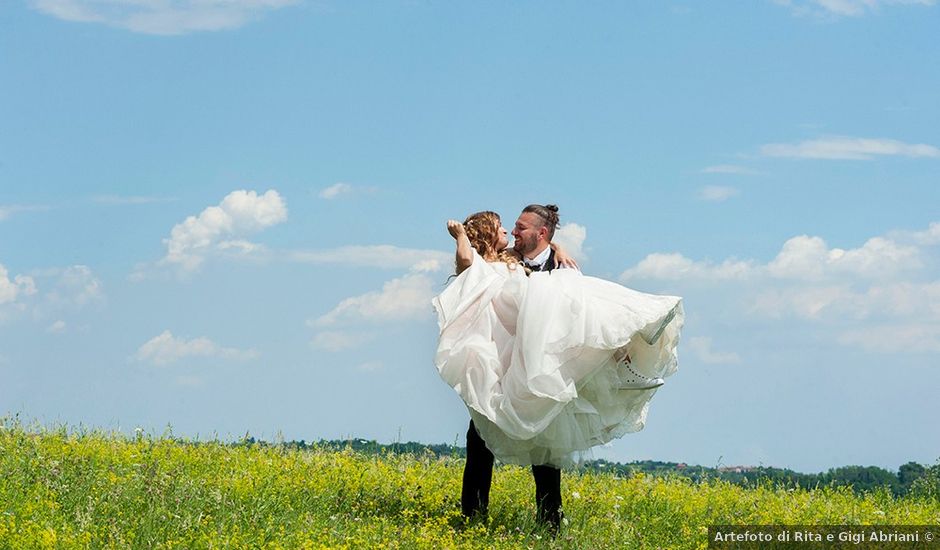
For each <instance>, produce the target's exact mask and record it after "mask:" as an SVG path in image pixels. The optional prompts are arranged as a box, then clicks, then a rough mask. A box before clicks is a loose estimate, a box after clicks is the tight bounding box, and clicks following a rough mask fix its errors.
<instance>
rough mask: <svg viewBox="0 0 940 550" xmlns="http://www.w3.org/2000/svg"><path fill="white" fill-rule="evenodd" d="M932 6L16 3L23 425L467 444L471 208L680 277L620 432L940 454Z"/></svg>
mask: <svg viewBox="0 0 940 550" xmlns="http://www.w3.org/2000/svg"><path fill="white" fill-rule="evenodd" d="M938 28H940V6H938V5H937V2H936V1H935V0H920V1H917V0H895V1H890V0H792V1H785V0H778V1H770V0H767V1H760V0H757V1H753V2H708V3H704V2H673V1H664V2H597V3H590V4H582V3H573V2H528V1H521V2H511V3H506V2H476V3H442V2H423V1H414V0H410V1H388V2H333V1H329V0H317V1H315V0H225V1H223V0H9V1H5V2H3V3H0V29H2V30H0V75H2V77H0V78H2V84H0V416H6V417H19V418H20V420H21V421H23V422H26V423H35V424H39V425H43V426H57V425H67V426H70V427H75V428H79V427H84V428H88V429H102V430H120V431H123V432H125V433H132V432H133V431H134V430H135V429H138V428H140V429H143V430H145V431H147V432H150V433H154V434H161V433H165V432H167V431H171V432H172V433H173V434H175V435H178V436H183V437H192V438H199V439H203V440H204V439H211V438H216V437H217V438H220V439H225V440H230V439H236V438H240V437H242V436H244V435H245V434H250V435H252V436H254V437H257V438H263V439H268V440H277V439H279V438H283V439H287V440H291V439H296V440H300V439H304V440H307V441H311V440H316V439H321V438H325V439H334V438H347V437H362V438H367V439H376V440H378V441H381V442H386V443H387V442H394V441H412V440H413V441H421V442H425V443H452V444H453V443H456V444H458V445H463V444H464V434H465V433H466V429H467V418H468V417H467V412H466V409H465V407H464V406H463V404H462V402H461V401H460V399H459V397H458V396H457V395H456V394H455V393H454V392H453V390H452V389H451V388H450V387H448V386H447V385H446V384H445V383H444V382H443V381H442V380H441V379H440V377H439V376H438V374H437V372H436V370H435V368H434V365H433V354H434V350H435V346H436V340H437V323H436V317H435V315H434V312H433V309H432V308H431V306H430V300H431V298H432V297H433V296H434V295H435V294H437V293H439V292H440V291H441V290H443V288H444V287H445V285H446V282H447V279H448V276H449V274H450V273H452V269H453V240H452V239H451V238H450V236H449V235H448V234H447V231H446V228H445V224H446V220H447V219H449V218H459V219H462V218H463V217H465V216H466V215H467V214H469V213H471V212H475V211H478V210H484V209H487V210H495V211H497V212H500V213H501V214H502V216H503V222H504V225H506V226H507V227H511V225H512V223H513V222H514V220H515V217H516V216H517V215H518V213H519V211H520V210H521V209H522V207H524V206H525V205H527V204H530V203H543V204H544V203H554V204H557V205H559V207H560V215H561V221H562V227H561V228H560V230H559V233H558V236H557V240H559V241H560V242H561V243H562V244H563V245H564V246H566V247H567V248H568V249H569V250H570V251H571V252H573V253H574V254H575V256H576V257H577V258H578V259H579V260H580V263H581V266H582V268H583V271H584V273H585V274H586V275H590V276H595V277H601V278H605V279H608V280H612V281H616V282H618V283H621V284H623V285H626V286H629V287H631V288H635V289H638V290H641V291H644V292H652V293H663V294H673V295H679V296H682V297H683V299H684V306H685V311H686V316H687V317H686V325H685V329H684V331H683V336H682V341H681V343H680V346H679V359H680V361H679V362H680V367H679V372H678V373H677V374H676V375H674V376H672V377H670V378H669V379H667V381H666V384H665V385H664V386H663V387H662V388H661V389H660V390H659V391H658V393H657V394H656V396H655V397H654V399H653V401H652V404H651V407H650V413H649V417H648V421H647V425H646V428H645V429H644V430H643V431H641V432H639V433H636V434H629V435H627V436H625V437H623V438H622V439H619V440H617V441H615V442H613V443H611V444H609V445H608V446H606V447H602V448H599V449H597V451H596V453H595V456H596V457H598V458H607V459H610V460H617V461H622V462H626V461H632V460H663V461H675V462H686V463H689V464H701V465H704V466H722V465H724V466H730V465H765V466H777V467H787V468H793V469H795V470H798V471H804V472H817V471H824V470H826V469H829V468H833V467H838V466H843V465H876V466H881V467H884V468H888V469H891V470H896V469H897V467H898V466H900V465H901V464H903V463H906V462H908V461H912V460H913V461H917V462H920V463H924V464H933V463H935V462H936V461H937V460H938V459H940V437H938V435H940V433H938V428H937V427H936V426H937V425H936V421H935V419H936V418H938V417H940V400H938V399H937V398H936V395H937V389H938V387H940V365H938V360H940V206H938V205H940V190H938V189H940V181H938V180H940V130H938V129H940V101H938V97H940V93H938V92H940V70H938V68H940V41H938V40H937V39H936V32H937V29H938Z"/></svg>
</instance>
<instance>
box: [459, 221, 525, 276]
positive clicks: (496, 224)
mask: <svg viewBox="0 0 940 550" xmlns="http://www.w3.org/2000/svg"><path fill="white" fill-rule="evenodd" d="M502 225H503V224H502V222H501V221H500V219H499V214H497V213H496V212H491V211H489V210H484V211H483V212H477V213H476V214H470V215H469V216H467V219H466V220H464V221H463V226H464V229H466V230H467V238H468V239H470V244H471V245H472V246H473V248H475V249H476V251H477V252H478V253H479V254H480V256H482V257H483V259H484V260H486V261H488V262H495V261H503V262H506V263H507V264H509V267H510V268H513V267H515V266H516V265H517V264H518V263H520V262H519V258H518V257H517V256H515V255H514V254H513V253H512V252H510V250H509V249H505V250H496V243H497V241H498V240H499V229H500V227H502Z"/></svg>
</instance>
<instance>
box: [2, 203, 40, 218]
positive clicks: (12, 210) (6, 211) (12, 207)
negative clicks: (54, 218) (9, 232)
mask: <svg viewBox="0 0 940 550" xmlns="http://www.w3.org/2000/svg"><path fill="white" fill-rule="evenodd" d="M49 208H50V207H48V206H44V205H38V204H0V222H2V221H4V220H6V219H8V218H9V217H10V216H12V215H13V214H16V213H17V212H36V211H41V210H49Z"/></svg>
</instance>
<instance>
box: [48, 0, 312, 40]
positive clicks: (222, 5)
mask: <svg viewBox="0 0 940 550" xmlns="http://www.w3.org/2000/svg"><path fill="white" fill-rule="evenodd" d="M298 1H299V0H32V4H33V6H34V7H35V8H36V9H37V10H39V11H41V12H43V13H46V14H48V15H51V16H53V17H57V18H59V19H63V20H65V21H74V22H80V23H101V24H104V25H108V26H111V27H117V28H121V29H126V30H129V31H133V32H140V33H144V34H157V35H175V34H185V33H190V32H198V31H219V30H228V29H236V28H238V27H241V26H242V25H244V24H246V23H247V22H249V21H251V20H252V19H254V18H256V17H258V16H259V15H260V14H261V13H263V12H264V11H266V10H275V9H279V8H283V7H285V6H289V5H291V4H295V3H297V2H298Z"/></svg>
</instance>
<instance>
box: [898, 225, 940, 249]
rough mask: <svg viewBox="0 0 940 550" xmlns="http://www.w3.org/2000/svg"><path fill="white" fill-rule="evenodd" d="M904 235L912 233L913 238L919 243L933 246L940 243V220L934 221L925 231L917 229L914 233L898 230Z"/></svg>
mask: <svg viewBox="0 0 940 550" xmlns="http://www.w3.org/2000/svg"><path fill="white" fill-rule="evenodd" d="M898 233H899V235H901V236H902V237H903V236H905V235H910V237H911V238H912V240H913V241H914V242H916V243H917V244H919V245H925V246H931V245H936V244H940V222H933V223H931V224H930V226H929V227H928V228H927V229H926V230H924V231H915V232H913V233H905V232H898Z"/></svg>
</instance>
